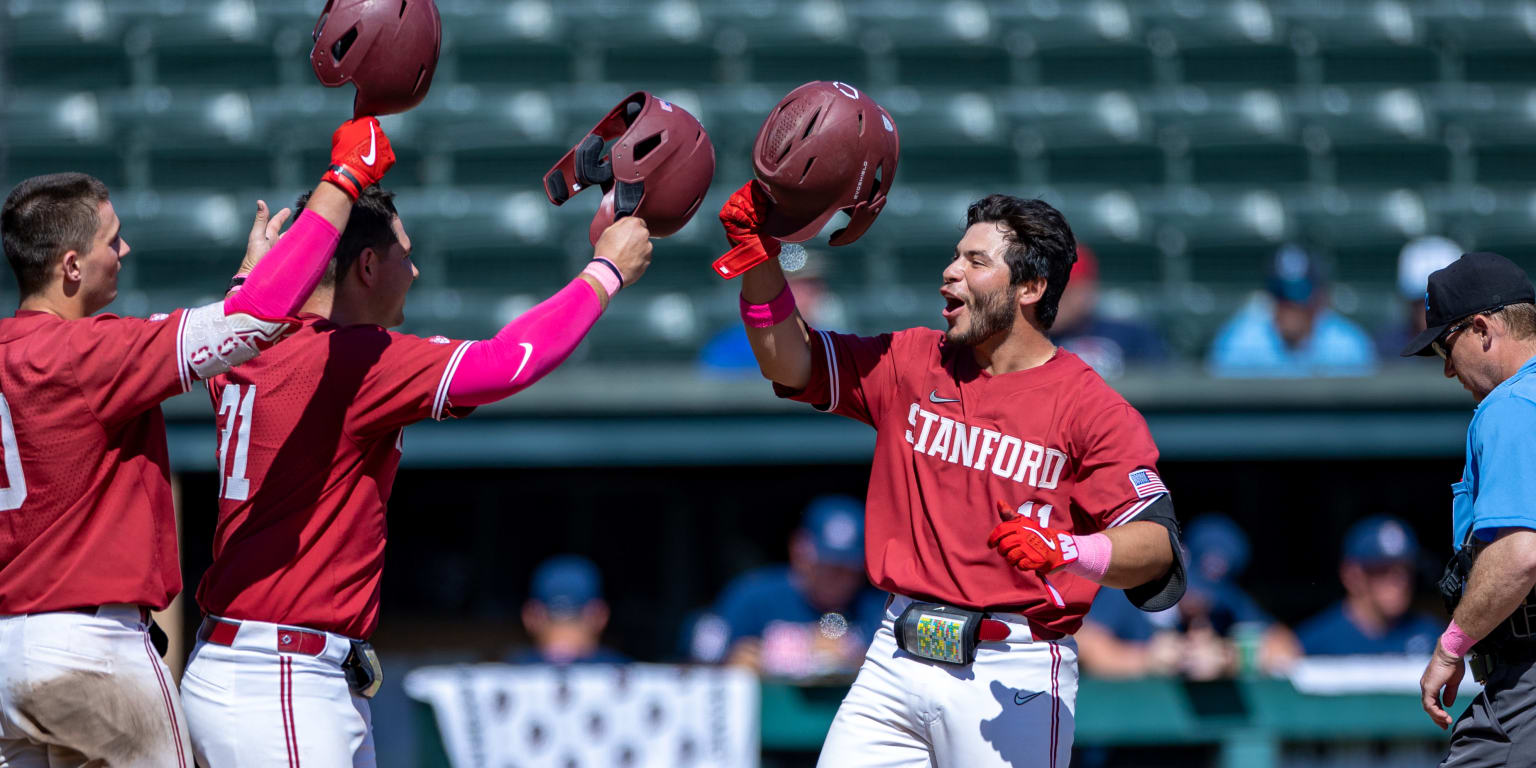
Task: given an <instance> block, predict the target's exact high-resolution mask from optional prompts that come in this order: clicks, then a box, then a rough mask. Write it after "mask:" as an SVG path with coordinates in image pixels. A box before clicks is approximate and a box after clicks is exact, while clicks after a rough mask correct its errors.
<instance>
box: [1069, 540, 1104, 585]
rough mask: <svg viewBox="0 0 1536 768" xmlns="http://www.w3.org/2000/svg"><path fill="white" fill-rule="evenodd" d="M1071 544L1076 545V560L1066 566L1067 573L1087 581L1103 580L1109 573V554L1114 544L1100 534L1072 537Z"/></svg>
mask: <svg viewBox="0 0 1536 768" xmlns="http://www.w3.org/2000/svg"><path fill="white" fill-rule="evenodd" d="M1072 542H1073V543H1074V544H1076V545H1077V560H1076V561H1074V562H1073V563H1072V564H1071V565H1069V566H1067V568H1066V570H1067V572H1068V573H1073V574H1076V575H1078V576H1081V577H1083V578H1085V579H1088V580H1089V581H1095V582H1096V581H1100V580H1101V579H1103V578H1104V574H1106V573H1108V572H1109V554H1110V552H1111V551H1113V550H1114V548H1115V544H1114V542H1112V541H1110V540H1109V537H1108V536H1105V535H1104V534H1102V533H1095V534H1093V535H1091V536H1073V537H1072Z"/></svg>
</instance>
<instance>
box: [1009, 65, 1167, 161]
mask: <svg viewBox="0 0 1536 768" xmlns="http://www.w3.org/2000/svg"><path fill="white" fill-rule="evenodd" d="M1000 102H1001V109H1002V111H1003V113H1004V114H1005V115H1006V116H1007V118H1008V121H1009V122H1010V123H1011V124H1012V125H1014V126H1016V133H1015V139H1016V143H1017V144H1018V145H1019V147H1020V149H1021V152H1023V154H1024V155H1025V158H1026V167H1027V161H1028V160H1029V159H1030V158H1038V159H1041V160H1043V161H1044V162H1045V166H1046V172H1047V177H1048V178H1049V179H1050V181H1051V183H1052V184H1061V183H1068V184H1070V183H1086V182H1100V183H1106V184H1146V183H1158V182H1161V181H1163V180H1164V179H1165V178H1166V167H1165V166H1166V163H1165V160H1164V155H1163V151H1162V149H1161V148H1160V147H1159V146H1158V145H1157V143H1156V126H1155V125H1154V121H1153V114H1152V113H1151V112H1149V111H1148V110H1147V105H1146V104H1145V103H1143V99H1142V98H1141V97H1140V96H1139V94H1136V93H1130V92H1126V91H1118V90H1116V91H1101V92H1094V91H1064V90H1059V89H1055V88H1040V89H1030V90H1023V91H1014V92H1009V93H1007V94H1005V95H1004V96H1003V97H1002V98H1001V99H1000ZM1024 180H1025V181H1032V180H1033V179H1030V178H1028V177H1025V179H1024Z"/></svg>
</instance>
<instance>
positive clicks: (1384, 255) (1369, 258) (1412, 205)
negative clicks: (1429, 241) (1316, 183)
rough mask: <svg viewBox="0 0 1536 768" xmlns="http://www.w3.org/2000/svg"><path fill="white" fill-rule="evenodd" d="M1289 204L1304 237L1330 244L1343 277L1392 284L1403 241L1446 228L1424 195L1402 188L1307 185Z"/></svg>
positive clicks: (1338, 275) (1337, 271)
mask: <svg viewBox="0 0 1536 768" xmlns="http://www.w3.org/2000/svg"><path fill="white" fill-rule="evenodd" d="M1288 205H1289V207H1290V208H1291V209H1292V210H1293V211H1294V212H1295V215H1296V218H1297V221H1298V224H1299V232H1300V235H1301V236H1302V238H1303V239H1304V240H1305V241H1307V242H1312V243H1322V244H1326V245H1327V249H1328V250H1329V251H1330V252H1331V253H1332V254H1333V257H1334V258H1333V261H1334V276H1335V277H1336V278H1337V279H1338V280H1340V281H1342V282H1364V283H1370V282H1375V283H1377V284H1391V281H1392V280H1394V279H1395V277H1396V275H1397V254H1398V251H1399V250H1400V249H1401V248H1402V246H1403V243H1405V242H1407V241H1408V240H1410V239H1412V238H1414V237H1417V236H1419V235H1422V234H1429V233H1435V232H1441V231H1444V227H1443V224H1444V222H1443V221H1442V219H1441V217H1440V216H1439V215H1438V211H1436V210H1434V209H1433V208H1431V207H1430V206H1429V205H1428V204H1427V202H1426V198H1425V196H1424V195H1423V194H1422V193H1420V192H1419V191H1417V190H1413V189H1408V188H1403V187H1400V188H1390V187H1371V188H1361V187H1353V186H1352V187H1339V188H1327V189H1322V190H1305V191H1299V192H1297V193H1296V194H1294V195H1292V196H1290V199H1289V200H1288Z"/></svg>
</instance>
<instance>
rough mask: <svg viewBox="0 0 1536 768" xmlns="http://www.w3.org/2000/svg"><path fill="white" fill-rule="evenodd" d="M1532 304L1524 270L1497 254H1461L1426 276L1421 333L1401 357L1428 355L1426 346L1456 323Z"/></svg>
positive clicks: (1535, 294)
mask: <svg viewBox="0 0 1536 768" xmlns="http://www.w3.org/2000/svg"><path fill="white" fill-rule="evenodd" d="M1530 303H1536V288H1532V287H1531V279H1530V278H1529V277H1527V276H1526V274H1525V270H1523V269H1521V268H1520V267H1518V266H1516V265H1515V263H1514V262H1513V261H1510V260H1509V259H1506V258H1504V257H1503V256H1500V255H1498V254H1497V253H1464V254H1462V256H1461V258H1459V259H1457V260H1455V261H1453V262H1451V263H1450V266H1447V267H1446V268H1444V269H1440V270H1437V271H1435V272H1432V273H1430V275H1429V289H1428V290H1427V291H1426V292H1425V293H1424V320H1425V323H1426V324H1427V325H1428V327H1427V328H1425V329H1424V332H1423V333H1421V334H1419V335H1418V336H1416V337H1414V339H1413V341H1411V342H1408V346H1406V347H1404V348H1403V357H1413V356H1414V355H1432V354H1434V350H1432V349H1430V345H1431V344H1433V343H1434V341H1435V339H1438V338H1440V334H1442V333H1445V329H1446V328H1449V327H1450V326H1451V325H1452V324H1453V323H1455V322H1456V321H1457V320H1460V319H1462V318H1464V317H1471V316H1472V315H1476V314H1481V313H1484V312H1492V311H1494V310H1497V309H1502V308H1504V307H1507V306H1509V305H1511V304H1530Z"/></svg>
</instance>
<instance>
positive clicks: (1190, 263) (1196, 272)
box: [1148, 184, 1295, 292]
mask: <svg viewBox="0 0 1536 768" xmlns="http://www.w3.org/2000/svg"><path fill="white" fill-rule="evenodd" d="M1148 207H1149V208H1150V209H1152V212H1153V213H1154V214H1155V215H1156V216H1157V218H1158V219H1159V221H1160V224H1161V225H1162V227H1163V230H1162V234H1163V235H1164V236H1165V237H1168V238H1169V239H1170V240H1171V241H1172V242H1173V243H1174V244H1178V245H1182V249H1181V250H1182V252H1183V262H1184V266H1183V268H1184V269H1187V270H1188V273H1187V274H1188V278H1189V279H1191V280H1196V281H1199V282H1200V283H1202V284H1204V285H1207V286H1210V287H1212V288H1215V289H1217V290H1225V291H1229V292H1241V291H1245V290H1252V289H1254V288H1257V287H1259V286H1262V285H1263V282H1264V274H1265V269H1266V267H1267V265H1268V263H1269V258H1270V256H1271V255H1272V254H1273V253H1274V251H1275V248H1276V247H1277V246H1279V244H1280V243H1282V242H1284V241H1285V240H1287V239H1288V238H1290V237H1291V236H1292V235H1293V234H1294V232H1295V226H1294V224H1293V221H1292V218H1291V211H1290V208H1289V206H1288V205H1287V201H1286V200H1285V199H1284V198H1283V197H1282V196H1281V195H1279V194H1277V193H1275V192H1274V191H1273V190H1270V189H1265V188H1257V187H1253V186H1251V185H1246V184H1244V185H1226V186H1206V187H1183V188H1178V189H1176V190H1171V191H1170V192H1169V193H1168V194H1165V195H1160V196H1158V197H1157V198H1155V199H1154V200H1153V201H1151V202H1150V204H1149V206H1148Z"/></svg>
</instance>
